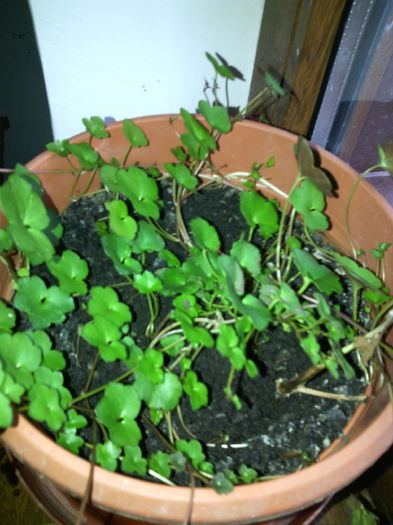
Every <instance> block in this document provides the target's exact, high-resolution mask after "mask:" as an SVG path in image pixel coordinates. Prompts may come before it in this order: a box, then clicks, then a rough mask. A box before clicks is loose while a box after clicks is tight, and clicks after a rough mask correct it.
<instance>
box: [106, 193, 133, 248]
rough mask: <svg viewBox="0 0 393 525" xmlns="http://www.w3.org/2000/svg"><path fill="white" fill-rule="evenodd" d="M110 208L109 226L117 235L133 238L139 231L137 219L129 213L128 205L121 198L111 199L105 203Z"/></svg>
mask: <svg viewBox="0 0 393 525" xmlns="http://www.w3.org/2000/svg"><path fill="white" fill-rule="evenodd" d="M105 207H106V208H107V210H109V226H110V229H111V230H112V231H113V232H115V233H116V234H117V235H121V236H122V237H124V238H126V239H128V240H132V239H133V238H134V237H135V235H136V231H137V222H136V220H135V219H134V218H133V217H131V216H130V215H129V214H128V209H127V205H126V204H125V202H123V201H121V200H115V201H110V202H107V203H106V204H105Z"/></svg>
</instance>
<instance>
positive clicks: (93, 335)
mask: <svg viewBox="0 0 393 525" xmlns="http://www.w3.org/2000/svg"><path fill="white" fill-rule="evenodd" d="M80 334H81V336H82V337H83V339H85V340H86V341H87V342H88V343H90V344H91V345H93V346H96V347H97V348H98V350H99V352H100V354H101V357H102V359H103V360H104V361H106V362H112V361H115V360H116V359H125V358H126V356H127V351H126V347H125V346H124V345H123V344H122V343H120V342H119V339H120V338H121V336H122V333H121V331H120V330H119V328H118V326H117V325H116V324H115V323H113V322H112V321H111V320H109V319H106V318H105V317H102V316H100V315H97V316H96V317H94V319H93V321H90V323H87V324H85V325H84V326H83V327H82V329H81V331H80Z"/></svg>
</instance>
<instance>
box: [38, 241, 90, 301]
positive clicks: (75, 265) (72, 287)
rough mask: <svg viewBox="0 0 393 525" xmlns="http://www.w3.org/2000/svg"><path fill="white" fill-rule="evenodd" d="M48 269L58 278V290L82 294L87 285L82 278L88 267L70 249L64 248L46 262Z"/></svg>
mask: <svg viewBox="0 0 393 525" xmlns="http://www.w3.org/2000/svg"><path fill="white" fill-rule="evenodd" d="M47 266H48V269H49V271H50V272H51V273H52V275H54V276H55V277H57V279H58V280H59V287H60V290H62V291H63V292H65V293H66V294H78V295H84V294H85V293H86V292H87V285H86V283H85V282H84V279H85V278H86V277H87V274H88V273H89V267H88V265H87V262H86V261H85V260H84V259H81V257H79V255H78V254H77V253H75V252H73V251H71V250H64V252H63V253H62V254H61V256H60V257H56V256H55V257H54V258H53V259H52V260H51V261H49V262H47Z"/></svg>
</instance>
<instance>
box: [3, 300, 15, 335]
mask: <svg viewBox="0 0 393 525" xmlns="http://www.w3.org/2000/svg"><path fill="white" fill-rule="evenodd" d="M14 326H15V312H14V310H12V308H9V307H8V306H6V305H5V304H4V303H3V301H1V300H0V332H6V333H10V332H11V331H12V328H13V327H14Z"/></svg>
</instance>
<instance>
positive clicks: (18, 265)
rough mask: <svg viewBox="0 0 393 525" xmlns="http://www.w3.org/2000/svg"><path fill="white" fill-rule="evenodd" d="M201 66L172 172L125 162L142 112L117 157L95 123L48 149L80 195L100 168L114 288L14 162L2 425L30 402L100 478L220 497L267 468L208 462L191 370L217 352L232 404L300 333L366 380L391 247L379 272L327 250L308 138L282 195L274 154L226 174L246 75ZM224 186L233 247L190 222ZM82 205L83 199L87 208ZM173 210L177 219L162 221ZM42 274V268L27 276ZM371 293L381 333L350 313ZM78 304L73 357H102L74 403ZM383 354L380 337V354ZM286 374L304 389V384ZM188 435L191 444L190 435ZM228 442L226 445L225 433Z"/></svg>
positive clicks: (1, 313)
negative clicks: (238, 224) (145, 480)
mask: <svg viewBox="0 0 393 525" xmlns="http://www.w3.org/2000/svg"><path fill="white" fill-rule="evenodd" d="M206 56H207V58H208V60H209V62H210V63H211V64H212V66H213V68H214V72H215V78H214V82H213V84H212V85H211V86H210V85H206V88H205V94H206V100H202V101H200V102H199V103H198V111H199V113H200V115H201V116H194V115H192V114H191V113H189V112H188V111H187V110H185V109H181V110H180V118H181V119H182V125H183V128H184V129H183V132H182V133H181V135H180V137H179V144H178V145H177V146H175V147H173V148H172V149H171V153H172V154H173V155H174V157H175V159H176V160H175V162H172V163H171V162H164V160H167V158H165V157H162V158H161V155H160V156H159V157H158V158H157V159H153V161H152V163H151V164H150V165H145V164H144V163H143V162H142V161H140V162H138V163H136V164H132V165H129V164H130V159H131V156H130V155H129V153H130V151H131V150H132V149H133V148H142V147H145V146H147V145H148V144H149V141H148V138H147V137H146V135H145V133H144V131H143V130H142V129H141V128H140V127H139V126H138V125H137V124H136V123H134V122H133V121H131V120H125V121H124V122H123V135H124V138H125V141H124V139H123V142H126V148H125V149H126V151H124V152H116V158H112V159H111V160H110V162H107V161H105V160H104V159H103V158H102V157H101V156H100V154H99V153H98V151H96V150H95V149H94V147H95V144H97V143H98V144H100V145H105V147H106V145H107V144H108V142H107V141H105V139H106V138H107V137H108V136H109V133H108V131H107V129H106V126H105V123H104V121H103V120H102V119H101V118H100V117H96V116H93V117H91V118H89V119H83V123H84V125H85V127H86V130H87V132H88V133H89V135H90V137H89V139H88V142H80V143H78V142H73V141H71V142H69V141H58V142H53V143H51V144H48V150H49V151H51V152H53V153H54V154H56V155H58V156H60V157H64V158H67V157H69V158H67V161H69V164H70V169H71V171H72V176H73V177H74V189H75V188H76V187H78V188H79V187H80V184H79V185H78V182H79V177H80V176H81V174H82V172H89V173H87V176H88V181H90V182H89V183H88V184H87V186H86V190H85V191H86V193H87V192H88V191H90V188H89V186H90V184H91V182H92V181H93V179H94V177H95V176H96V174H97V175H98V174H99V177H100V182H101V184H102V190H101V191H102V192H105V193H103V195H105V196H106V200H105V204H104V205H105V208H103V211H104V213H103V214H102V216H101V217H100V218H99V219H98V222H97V223H96V232H92V234H96V235H98V236H99V238H100V241H101V246H102V251H101V252H99V253H97V257H104V256H106V257H107V258H108V259H109V260H110V261H111V263H112V264H113V267H114V270H115V271H116V272H117V274H118V275H117V276H115V278H112V277H111V278H110V279H111V280H109V279H108V281H106V277H103V281H102V282H101V283H100V284H99V285H95V286H92V285H91V284H89V281H90V279H89V265H88V263H87V261H86V260H84V259H83V258H82V257H81V255H79V254H78V253H76V252H74V251H72V250H70V249H67V248H64V249H63V248H62V247H61V246H60V242H59V240H60V237H61V235H62V226H61V223H60V220H59V217H58V214H57V213H56V212H55V211H54V210H48V209H47V207H46V205H45V204H44V200H43V188H42V187H41V183H40V181H39V179H38V178H37V177H36V176H35V175H33V174H31V173H29V172H28V170H27V169H26V168H24V167H23V166H20V165H17V166H16V168H15V171H14V173H13V174H12V175H10V176H9V178H8V179H7V180H6V182H5V183H4V184H3V185H2V186H1V188H0V205H1V208H2V210H3V213H4V215H5V218H6V220H7V223H8V224H7V226H6V227H5V228H3V229H0V260H1V262H3V264H4V265H5V268H6V269H7V270H8V271H9V274H10V276H11V278H12V281H13V283H12V291H13V296H12V299H11V302H10V304H6V303H5V302H1V301H0V427H1V428H5V427H8V426H10V425H12V423H13V421H14V419H15V417H14V407H15V408H19V407H20V409H21V410H22V411H24V412H25V413H27V414H28V415H29V417H31V418H32V419H34V420H36V421H38V422H41V423H44V424H45V425H46V427H47V428H48V429H50V430H51V431H52V433H53V435H54V437H55V439H56V441H57V443H58V444H60V445H61V446H63V447H65V448H67V449H68V450H70V451H71V452H73V453H76V454H78V453H83V454H84V455H85V454H86V453H88V454H91V456H92V457H93V456H94V452H95V457H96V462H97V464H98V465H100V466H102V467H103V468H106V469H109V470H112V471H121V472H123V473H127V474H131V475H138V476H153V477H156V478H166V479H165V480H164V481H167V480H170V478H171V476H172V474H173V473H174V472H183V473H184V474H183V475H190V476H192V477H198V478H199V479H200V480H201V481H204V482H205V484H206V485H209V486H213V487H214V488H215V489H216V490H217V492H219V493H223V494H224V493H227V492H230V491H231V490H232V489H233V486H234V484H237V483H253V482H255V481H257V480H258V479H259V475H258V473H257V471H256V470H255V469H254V468H252V466H248V465H245V464H241V465H240V466H235V467H234V470H231V469H224V470H221V471H220V470H219V469H217V466H216V465H213V464H212V463H211V462H210V461H209V460H208V459H209V458H208V457H207V448H205V445H206V444H205V443H203V442H201V441H198V440H197V439H196V438H194V437H193V435H192V434H191V430H190V429H189V428H188V427H187V424H188V422H187V418H186V417H184V418H183V415H182V411H183V409H184V407H185V406H188V405H189V406H190V407H191V409H192V410H193V411H200V412H199V415H200V417H203V415H204V414H205V413H206V411H208V410H210V406H209V405H210V402H211V396H210V395H209V388H208V385H207V384H205V382H204V377H203V375H202V373H201V372H199V371H198V370H199V368H198V367H197V365H196V363H197V362H199V361H198V360H199V359H203V358H204V356H205V355H207V354H208V353H210V354H211V355H212V356H215V357H214V358H217V359H218V360H220V362H221V361H226V363H224V365H226V370H228V372H227V378H226V381H225V382H224V383H223V385H222V391H223V396H224V399H225V401H226V402H228V403H232V404H233V406H234V407H235V408H236V410H238V411H241V410H242V407H243V404H244V400H243V399H242V392H241V390H240V389H238V387H237V385H238V384H239V381H238V380H239V377H240V376H242V375H247V376H248V377H249V378H255V377H257V376H258V374H259V369H258V364H257V363H259V362H260V359H261V356H260V353H261V352H263V349H264V345H265V344H268V336H267V335H266V334H267V333H270V330H281V331H282V332H284V333H285V332H288V333H289V332H291V333H292V334H294V336H295V337H296V338H297V340H298V343H299V346H300V348H301V349H303V351H304V353H305V354H306V355H307V356H308V358H309V361H310V368H309V369H308V371H307V372H308V373H311V372H310V370H311V371H313V370H314V368H313V366H314V367H315V366H316V367H320V368H326V369H327V370H328V371H329V373H330V374H331V375H332V376H333V377H334V378H337V377H338V376H339V374H340V373H344V374H345V376H346V377H347V378H352V377H354V375H355V369H354V366H353V365H352V364H351V362H350V361H349V360H348V359H347V356H346V354H347V353H349V352H350V351H352V350H358V351H359V354H362V355H361V357H362V361H364V362H363V363H362V365H363V366H364V368H365V370H366V368H367V366H368V362H369V361H370V363H372V360H373V354H374V352H376V348H377V346H378V344H379V343H380V340H379V338H380V337H382V335H383V329H384V328H385V326H387V325H388V322H389V315H388V314H387V312H388V310H389V308H391V304H392V296H391V293H390V291H389V290H388V289H387V288H386V286H385V284H384V282H383V278H382V276H383V275H384V272H385V266H384V263H385V260H384V259H385V254H386V251H387V249H388V248H389V246H390V243H388V242H382V243H379V244H378V245H377V247H376V248H375V249H373V250H371V256H372V257H373V258H374V259H375V263H376V266H377V270H376V272H375V273H374V272H372V271H371V270H369V269H368V268H366V267H364V266H363V265H362V264H361V262H359V261H361V260H362V259H360V257H361V256H362V255H365V252H364V251H359V253H358V257H359V261H357V260H353V259H351V258H350V257H347V256H345V255H342V254H340V253H337V252H336V251H335V250H333V249H331V248H327V247H325V246H321V244H320V242H319V241H317V240H316V239H317V237H316V235H315V234H314V230H320V231H325V230H327V229H328V228H329V225H330V222H329V217H328V216H327V215H325V213H324V212H325V204H326V197H333V196H334V195H333V189H332V188H333V186H332V183H331V181H330V178H329V177H328V176H327V175H326V174H325V173H324V172H323V170H321V169H320V168H319V167H318V166H317V165H316V163H315V160H314V155H313V152H312V150H311V148H310V146H309V145H308V143H307V142H306V141H305V140H304V139H302V138H300V139H299V141H298V144H297V147H296V156H297V159H298V173H297V175H296V176H294V180H293V185H292V188H290V189H289V191H288V196H287V197H285V194H283V192H282V190H280V189H277V188H275V186H274V184H275V183H276V182H275V180H274V177H270V175H267V176H266V178H265V173H267V174H269V168H270V167H271V166H274V165H277V166H279V163H280V159H279V156H277V158H274V157H270V158H268V159H267V160H266V161H263V160H261V159H259V160H258V161H257V162H254V163H253V164H251V167H250V169H249V173H246V174H244V173H243V172H238V173H226V171H225V173H226V174H223V173H222V171H223V170H227V165H226V163H225V159H224V162H223V163H222V164H220V165H216V164H215V162H214V159H215V157H216V156H215V155H214V153H215V152H216V151H217V150H218V149H219V148H220V138H221V134H225V133H230V132H231V131H232V125H233V123H234V122H236V121H237V120H239V119H240V117H241V116H242V115H244V114H245V112H246V111H244V110H242V111H241V112H240V113H239V114H238V115H237V116H235V117H231V116H230V114H229V112H228V111H227V109H226V108H225V107H224V106H223V105H222V104H221V102H220V100H219V97H218V89H219V86H218V84H219V82H224V84H225V86H226V87H227V85H228V81H229V80H234V79H235V77H239V72H237V71H236V69H235V68H233V67H231V66H229V65H228V64H227V63H226V62H225V61H224V60H223V59H221V57H220V56H219V55H217V58H215V57H214V56H212V55H210V54H209V53H207V54H206ZM266 82H267V84H268V85H269V87H270V88H271V89H272V90H273V91H274V92H275V93H276V94H278V95H279V96H282V95H283V94H284V92H283V90H282V88H281V86H280V85H279V84H278V83H277V82H276V81H275V80H274V79H273V78H272V77H271V76H270V75H268V74H267V75H266ZM211 95H212V96H213V99H212V101H209V98H211ZM225 96H226V93H225ZM248 109H249V108H248ZM202 117H203V118H202ZM175 119H176V118H175V117H174V118H173V120H175ZM93 138H94V140H93ZM175 138H176V134H175V133H174V139H175ZM96 139H97V140H96ZM102 139H104V142H101V140H102ZM134 153H135V152H134ZM220 154H221V152H220ZM379 155H380V161H381V166H382V165H384V166H385V165H386V166H388V165H389V163H390V156H389V155H390V153H389V151H385V150H382V148H380V150H379ZM105 158H107V156H106V155H105ZM140 158H141V159H142V158H144V156H143V155H142V156H141V157H140ZM168 158H170V157H168ZM220 163H221V160H220ZM239 169H245V168H244V167H239ZM59 176H61V175H59ZM238 182H239V184H238V185H237V183H238ZM226 185H230V186H234V187H236V188H237V189H238V191H239V209H238V210H231V212H233V213H234V214H239V213H240V214H241V215H242V217H243V218H244V220H245V223H246V227H245V231H243V232H242V233H241V234H240V235H238V236H236V238H235V237H234V238H232V239H229V240H228V238H227V236H226V235H224V232H222V231H220V229H219V227H218V226H217V227H215V226H213V224H211V223H210V222H208V221H207V220H206V219H204V218H202V217H201V216H196V217H193V218H192V219H188V217H187V213H185V211H186V210H185V206H186V204H187V199H188V198H189V196H190V195H192V194H194V193H197V192H199V191H201V193H200V196H203V194H204V193H203V192H202V189H203V191H205V190H206V191H207V190H209V191H215V190H216V188H217V187H219V188H225V187H226ZM266 186H269V187H270V190H271V191H273V192H274V191H276V192H277V194H278V195H279V196H280V200H281V199H282V198H284V203H283V204H282V205H280V204H279V202H278V201H277V200H275V199H274V198H266V197H264V196H263V195H262V194H261V193H260V191H259V188H260V187H266ZM270 190H269V191H270ZM168 191H172V195H171V200H172V202H173V208H172V207H170V209H169V210H168V209H165V210H163V209H162V203H163V201H162V200H161V199H162V198H163V197H164V196H165V197H166V196H167V193H168ZM231 191H233V190H231ZM79 197H80V196H79V195H76V192H75V191H72V196H71V198H72V199H73V200H75V201H76V204H77V199H79ZM217 205H219V204H217ZM105 209H106V212H107V213H106V212H105ZM170 217H174V218H175V219H176V224H175V225H173V224H171V225H170V226H168V222H169V220H167V219H169V218H170ZM166 228H168V231H167V230H166ZM224 241H225V242H224ZM64 244H65V243H64ZM89 262H90V264H91V265H92V262H91V260H90V259H89ZM36 265H43V268H42V269H36V268H32V266H36ZM41 270H43V271H42V272H41ZM36 272H39V273H38V275H37V274H36ZM48 272H49V273H48ZM39 275H45V280H47V282H46V281H44V279H43V278H42V277H41V276H39ZM343 275H345V276H346V277H347V278H348V279H349V281H350V283H351V285H352V291H353V303H352V310H353V312H354V313H353V319H350V320H349V321H348V319H347V316H348V315H349V314H350V313H351V309H349V313H348V312H345V314H343V313H341V311H340V302H337V300H336V299H337V296H339V295H340V294H342V293H344V292H346V291H347V290H346V289H347V288H348V286H344V284H347V283H346V281H345V280H343V277H342V276H343ZM92 277H93V276H92ZM53 283H57V285H56V284H53ZM123 292H124V293H123ZM358 296H359V297H358ZM364 300H366V301H368V302H370V303H371V305H372V311H373V313H375V324H376V327H375V329H373V331H371V332H370V330H369V329H368V328H367V326H366V323H365V326H360V327H359V325H360V323H361V322H360V321H359V319H358V317H357V315H356V311H357V310H358V309H359V308H358V304H357V303H358V302H359V303H361V302H364ZM141 304H142V306H141ZM76 307H77V308H81V309H82V310H83V312H82V314H83V316H84V317H83V321H79V322H80V324H79V326H78V327H77V328H76V329H75V333H74V334H73V335H74V340H73V341H75V348H73V349H72V350H73V356H76V358H77V359H79V357H80V352H84V351H85V348H86V345H90V346H91V347H93V348H90V349H89V351H91V352H92V355H93V356H94V355H95V357H93V358H92V359H91V364H90V363H89V367H86V368H87V370H86V374H87V377H86V382H85V384H86V386H85V389H84V390H83V392H82V393H80V395H78V396H73V395H72V394H71V391H70V390H68V388H67V387H66V386H65V385H64V376H63V371H64V370H67V365H68V363H67V362H66V359H65V356H64V355H63V353H62V351H61V350H62V349H61V348H60V349H59V350H57V349H55V348H52V341H51V339H50V337H49V335H48V334H47V333H46V332H44V329H46V328H48V327H50V326H51V325H52V324H59V323H64V322H65V321H68V318H69V316H70V317H71V316H72V315H73V314H72V312H73V310H74V309H75V308H76ZM69 314H70V315H69ZM89 316H90V317H89ZM70 321H71V322H70V323H69V324H70V325H71V324H72V323H73V321H74V319H70ZM138 323H140V324H143V328H142V329H140V324H138ZM67 326H68V323H67ZM63 328H65V326H63V327H62V328H61V329H63ZM57 330H60V328H59V327H55V331H57ZM268 331H269V332H268ZM359 336H360V337H359ZM364 342H365V343H364ZM73 344H74V342H73ZM362 344H363V345H364V344H366V345H368V346H370V345H371V346H372V348H371V350H370V348H366V350H364V349H363V348H361V346H362ZM386 348H388V347H387V345H386V343H383V344H380V346H379V347H378V356H381V355H382V354H383V351H384V350H385V349H386ZM367 353H369V354H370V355H365V354H367ZM83 357H84V359H85V358H86V356H83ZM262 360H263V355H262ZM78 362H79V361H78ZM81 362H84V360H81ZM106 363H113V364H112V365H111V366H110V367H108V368H109V369H110V374H112V375H110V376H109V377H111V379H110V381H109V382H108V383H106V384H101V380H99V381H97V374H96V372H97V367H98V366H99V367H105V365H106ZM90 366H91V368H90ZM80 372H81V373H82V372H83V370H80ZM284 374H285V372H284ZM67 375H68V374H67ZM100 377H101V376H100ZM304 377H305V376H304V374H303V378H304ZM299 378H300V379H299ZM283 381H284V385H285V382H286V383H288V382H289V383H291V384H292V385H295V384H296V381H300V382H301V385H302V386H305V385H304V384H303V382H304V379H302V375H300V376H298V378H294V379H293V378H288V380H287V381H285V378H284V380H283ZM70 388H71V387H70ZM289 390H290V389H289ZM293 390H295V391H296V387H294V388H293ZM280 391H281V390H280ZM303 391H304V389H303ZM283 392H284V390H283ZM291 392H292V391H285V393H287V394H291ZM178 422H180V425H178ZM91 426H92V427H93V428H92V429H91V428H88V427H91ZM183 431H184V432H183ZM153 433H154V434H156V435H157V436H158V438H159V439H160V440H161V441H162V444H163V447H165V451H161V450H156V451H155V452H154V453H153V454H151V453H150V454H149V453H148V452H147V450H148V449H149V448H150V447H149V446H148V447H145V446H144V445H143V444H142V443H141V441H142V439H143V438H144V437H145V436H149V435H151V434H153ZM187 434H188V436H189V437H193V439H189V440H188V441H187V440H185V439H183V438H184V436H186V435H187ZM227 437H228V440H229V436H227ZM208 445H209V446H210V445H211V444H210V443H208ZM217 446H218V445H217ZM222 446H226V447H227V448H228V449H229V448H230V447H231V444H230V441H228V443H227V444H225V445H224V444H223V445H222ZM233 446H235V445H233ZM238 446H239V445H238ZM240 446H241V445H240ZM142 451H143V452H142ZM144 455H145V456H146V457H144ZM356 512H358V511H356ZM359 512H360V510H359ZM357 516H360V514H357ZM359 519H360V518H359Z"/></svg>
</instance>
